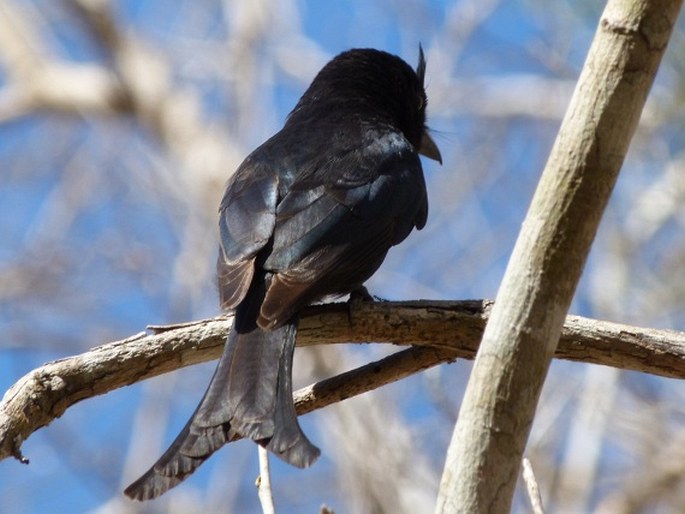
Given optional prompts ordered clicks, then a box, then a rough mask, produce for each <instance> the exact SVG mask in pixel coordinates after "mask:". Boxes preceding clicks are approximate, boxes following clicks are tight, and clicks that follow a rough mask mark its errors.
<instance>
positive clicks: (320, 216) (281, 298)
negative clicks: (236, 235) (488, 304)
mask: <svg viewBox="0 0 685 514" xmlns="http://www.w3.org/2000/svg"><path fill="white" fill-rule="evenodd" d="M334 165H335V166H336V167H337V169H322V170H317V172H316V173H313V174H310V175H308V176H307V178H306V180H302V181H300V182H298V181H297V180H296V181H295V182H294V183H293V184H292V185H291V187H290V189H289V191H288V193H287V194H286V195H285V196H284V197H283V199H282V200H281V201H280V202H279V204H278V208H277V210H276V220H275V227H274V239H273V246H272V247H271V249H270V254H269V257H268V258H267V259H266V261H265V262H264V267H265V269H267V270H269V271H272V272H273V273H274V279H273V281H272V283H271V286H270V288H269V290H268V292H267V294H266V297H265V299H264V303H263V304H262V310H261V317H260V320H259V323H260V325H261V326H263V327H275V326H279V325H281V324H282V323H284V322H285V321H287V320H288V319H289V318H290V316H291V315H292V314H293V313H295V312H296V311H297V310H299V309H300V308H301V307H303V306H304V305H306V304H308V303H310V302H311V301H313V300H315V299H317V298H319V297H320V296H323V295H327V294H333V293H345V292H349V291H351V290H353V289H355V288H357V287H359V286H361V284H362V283H363V282H364V281H365V280H367V279H368V278H369V277H370V276H371V275H372V274H373V273H374V272H375V271H376V269H378V267H379V266H380V264H381V263H382V261H383V259H384V258H385V255H386V253H387V251H388V249H389V248H390V247H391V246H393V245H395V244H398V243H399V242H400V241H402V240H403V239H404V238H405V237H407V235H409V233H410V232H411V230H412V229H413V228H414V227H417V228H422V227H423V225H424V224H425V221H426V215H427V208H428V207H427V200H426V189H425V183H424V179H423V172H422V170H421V164H420V162H419V158H418V155H417V154H416V152H415V151H414V149H413V147H412V146H411V145H410V143H409V142H407V141H406V140H405V139H404V138H403V137H402V136H401V135H397V134H389V135H388V136H387V138H386V140H383V139H382V138H381V139H380V140H379V138H375V139H374V140H373V142H372V143H370V145H367V146H366V147H363V148H362V149H360V150H358V151H355V152H351V153H350V154H349V155H348V156H347V157H342V158H339V159H337V160H336V161H335V162H334Z"/></svg>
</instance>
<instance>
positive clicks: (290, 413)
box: [124, 288, 320, 500]
mask: <svg viewBox="0 0 685 514" xmlns="http://www.w3.org/2000/svg"><path fill="white" fill-rule="evenodd" d="M254 289H258V288H254ZM254 289H253V290H252V291H251V292H250V294H248V296H247V298H246V299H245V301H243V303H241V305H240V306H239V307H238V309H237V311H236V315H235V319H234V323H233V328H232V330H231V333H230V335H229V337H228V341H227V343H226V347H225V348H224V353H223V355H222V356H221V359H220V360H219V364H218V365H217V368H216V371H215V372H214V376H213V377H212V380H211V382H210V384H209V387H208V388H207V391H206V393H205V395H204V397H203V398H202V401H201V402H200V404H199V405H198V407H197V409H196V410H195V412H194V413H193V415H192V416H191V418H190V420H189V421H188V423H187V424H186V426H185V427H184V428H183V430H182V431H181V433H180V434H179V435H178V437H177V438H176V440H174V442H173V443H172V444H171V446H170V447H169V449H168V450H167V451H166V452H165V453H164V455H162V457H160V459H159V460H158V461H157V462H156V463H155V465H154V466H152V468H150V469H149V470H148V471H147V472H146V473H145V474H144V475H143V476H142V477H140V478H139V479H138V480H136V481H135V482H134V483H133V484H131V485H130V486H129V487H128V488H127V489H126V490H125V491H124V493H125V494H126V495H127V496H129V497H131V498H133V499H136V500H147V499H151V498H155V497H157V496H159V495H161V494H163V493H164V492H166V491H167V490H168V489H170V488H172V487H174V486H176V485H178V484H179V483H180V482H182V481H183V480H184V479H185V478H186V477H187V476H188V475H190V474H191V473H193V472H194V471H195V470H196V469H197V468H198V467H199V466H200V465H201V464H202V463H203V462H204V461H205V460H207V459H208V458H209V457H210V456H211V455H212V454H213V453H214V452H215V451H217V450H218V449H219V448H221V447H222V446H223V445H224V444H226V443H227V442H228V441H230V440H231V439H232V438H233V437H234V436H235V435H241V436H243V437H247V438H250V439H252V440H254V441H256V442H258V443H259V444H261V445H263V446H264V447H266V448H267V449H268V450H270V451H272V452H273V453H274V454H275V455H277V456H278V457H279V458H281V459H283V460H285V461H286V462H288V463H290V464H292V465H294V466H297V467H300V468H303V467H307V466H309V465H311V464H312V463H313V462H314V461H315V460H316V459H317V458H318V456H319V454H320V451H319V449H318V448H317V447H316V446H314V445H313V444H312V443H311V442H310V441H309V440H308V439H307V437H306V436H305V435H304V433H303V432H302V429H301V428H300V425H299V422H298V420H297V414H296V413H295V406H294V405H293V400H292V362H293V354H294V350H295V336H296V334H297V321H296V319H293V320H291V321H289V322H288V323H286V324H285V325H283V326H281V327H279V328H277V329H275V330H271V331H267V330H263V329H261V328H259V327H258V326H257V323H256V320H257V317H258V315H259V305H260V304H261V299H262V298H263V295H260V294H259V293H260V291H255V290H254Z"/></svg>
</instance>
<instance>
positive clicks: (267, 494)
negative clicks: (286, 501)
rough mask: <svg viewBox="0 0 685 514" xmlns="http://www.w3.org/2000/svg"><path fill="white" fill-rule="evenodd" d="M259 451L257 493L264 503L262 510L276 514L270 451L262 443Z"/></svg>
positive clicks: (267, 513)
mask: <svg viewBox="0 0 685 514" xmlns="http://www.w3.org/2000/svg"><path fill="white" fill-rule="evenodd" d="M257 453H258V454H259V476H258V477H257V481H256V483H255V485H256V486H257V494H258V496H259V503H261V504H262V512H263V513H264V514H276V509H275V507H274V497H273V493H272V491H271V471H270V470H269V452H268V451H266V448H264V447H263V446H261V445H258V446H257Z"/></svg>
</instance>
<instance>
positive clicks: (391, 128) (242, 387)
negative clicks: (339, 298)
mask: <svg viewBox="0 0 685 514" xmlns="http://www.w3.org/2000/svg"><path fill="white" fill-rule="evenodd" d="M425 70H426V64H425V60H424V57H423V51H422V50H421V49H420V48H419V64H418V67H417V69H416V72H415V71H414V70H412V69H411V67H410V66H409V65H408V64H407V63H405V62H404V61H403V60H402V59H400V58H399V57H396V56H394V55H391V54H389V53H386V52H381V51H378V50H372V49H355V50H349V51H347V52H344V53H342V54H340V55H338V56H337V57H336V58H334V59H333V60H332V61H331V62H329V63H328V64H327V65H326V66H325V67H324V68H323V69H322V70H321V71H320V72H319V74H318V75H317V76H316V78H315V79H314V81H313V82H312V84H311V86H309V89H307V91H306V92H305V93H304V95H302V98H301V99H300V101H299V102H298V103H297V105H296V106H295V109H294V110H293V111H292V112H291V113H290V114H289V115H288V118H287V121H286V123H285V126H284V127H283V129H282V130H281V131H280V132H278V133H277V134H276V135H274V136H273V137H271V139H269V140H268V141H266V142H265V143H264V144H262V145H261V146H260V147H259V148H257V149H256V150H255V151H254V152H252V153H251V154H250V155H249V156H248V157H247V158H246V159H245V161H244V162H243V163H242V164H241V165H240V167H239V168H238V170H237V171H236V172H235V174H234V175H233V176H232V177H231V178H230V180H229V182H228V186H227V188H226V192H225V194H224V197H223V200H222V202H221V207H220V208H219V214H220V219H219V229H220V252H219V259H218V263H217V269H218V281H219V291H220V297H221V306H222V308H224V309H235V318H234V322H233V328H232V330H231V333H230V335H229V336H228V341H227V343H226V347H225V349H224V353H223V355H222V356H221V359H220V360H219V364H218V366H217V368H216V371H215V372H214V376H213V377H212V380H211V382H210V384H209V388H208V389H207V392H206V393H205V395H204V397H203V398H202V401H201V402H200V405H199V406H198V407H197V409H196V410H195V412H194V413H193V415H192V417H191V418H190V421H188V424H187V425H186V426H185V427H184V428H183V430H182V431H181V433H180V434H179V436H178V437H177V438H176V440H175V441H174V442H173V443H172V445H171V447H170V448H169V449H168V450H167V451H166V453H164V455H162V457H161V458H160V459H159V460H158V461H157V463H156V464H155V465H154V466H153V467H152V468H151V469H150V470H149V471H148V472H147V473H145V474H144V475H143V476H142V477H141V478H139V479H138V480H137V481H136V482H134V483H133V484H131V485H130V486H129V487H128V488H127V489H126V491H125V493H126V494H127V495H128V496H130V497H131V498H134V499H137V500H146V499H150V498H155V497H157V496H159V495H160V494H162V493H164V492H165V491H167V490H168V489H170V488H171V487H174V486H175V485H177V484H178V483H180V482H181V481H182V480H184V479H185V478H186V477H187V476H188V475H189V474H190V473H192V472H193V471H195V469H196V468H197V467H198V466H199V465H200V464H202V463H203V462H204V461H205V460H206V459H207V458H209V456H210V455H211V454H212V453H214V452H215V451H216V450H218V449H219V448H220V447H221V446H223V445H224V444H226V443H227V442H228V441H229V440H230V439H231V438H232V437H233V436H235V435H241V436H243V437H248V438H250V439H252V440H254V441H256V442H257V443H259V444H261V445H262V446H264V447H266V448H267V449H268V450H270V451H271V452H273V453H274V454H276V455H277V456H278V457H280V458H281V459H283V460H285V461H286V462H289V463H290V464H292V465H294V466H297V467H300V468H304V467H307V466H309V465H310V464H312V463H313V462H314V461H315V460H316V459H317V457H318V456H319V453H320V452H319V449H318V448H317V447H316V446H314V445H313V444H312V443H311V442H310V441H309V440H308V439H307V437H306V436H305V435H304V433H303V432H302V430H301V428H300V425H299V423H298V420H297V415H296V413H295V407H294V405H293V400H292V384H291V380H292V361H293V352H294V349H295V336H296V333H297V321H298V312H299V311H300V310H301V309H302V308H303V307H305V306H307V305H308V304H310V303H312V302H314V301H317V300H320V299H321V298H323V297H325V296H328V295H332V294H346V293H349V292H352V291H354V290H356V289H360V288H361V287H362V284H363V283H364V281H366V280H367V279H368V278H369V277H370V276H371V275H372V274H373V273H374V272H375V271H376V270H377V269H378V267H379V266H380V265H381V263H382V262H383V259H384V258H385V255H386V253H387V252H388V249H389V248H390V247H391V246H394V245H396V244H398V243H400V242H401V241H402V240H404V239H405V238H406V237H407V236H408V235H409V233H410V232H411V231H412V230H413V229H414V227H416V228H417V229H421V228H423V226H424V224H425V223H426V216H427V213H428V202H427V199H426V186H425V183H424V178H423V171H422V169H421V163H420V161H419V156H418V154H419V153H422V154H423V155H425V156H427V157H430V158H432V159H435V160H437V161H440V162H441V157H440V152H439V151H438V148H437V147H436V145H435V143H434V142H433V140H432V139H431V138H430V136H429V135H428V133H427V128H426V125H425V120H426V114H425V111H426V93H425V90H424V86H423V79H424V73H425Z"/></svg>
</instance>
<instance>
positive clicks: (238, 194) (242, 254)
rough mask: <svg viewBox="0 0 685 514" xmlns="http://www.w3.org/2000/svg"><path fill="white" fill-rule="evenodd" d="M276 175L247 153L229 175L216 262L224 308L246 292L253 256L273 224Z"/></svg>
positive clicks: (233, 305)
mask: <svg viewBox="0 0 685 514" xmlns="http://www.w3.org/2000/svg"><path fill="white" fill-rule="evenodd" d="M277 202H278V175H277V173H276V172H275V171H274V170H273V169H272V168H271V167H270V166H268V165H267V164H266V163H264V162H262V161H260V160H258V159H255V158H254V157H252V156H250V157H248V158H247V159H245V161H244V162H243V163H242V164H241V166H240V167H239V168H238V170H237V171H236V173H235V174H234V175H233V176H232V177H231V181H230V182H229V184H228V186H227V189H226V193H225V194H224V198H223V200H222V202H221V207H220V208H219V213H220V216H219V245H220V252H219V258H218V262H217V273H218V279H219V294H220V297H221V298H220V299H221V306H222V308H224V309H232V308H234V307H236V306H237V305H238V304H239V303H240V302H241V301H242V299H243V298H244V297H245V295H246V294H247V291H248V289H249V287H250V283H251V282H252V277H253V275H254V266H255V258H256V256H257V254H258V252H259V251H260V250H261V249H262V248H264V246H266V244H267V243H268V242H269V240H270V239H271V236H272V234H273V231H274V227H275V225H276V204H277Z"/></svg>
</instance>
